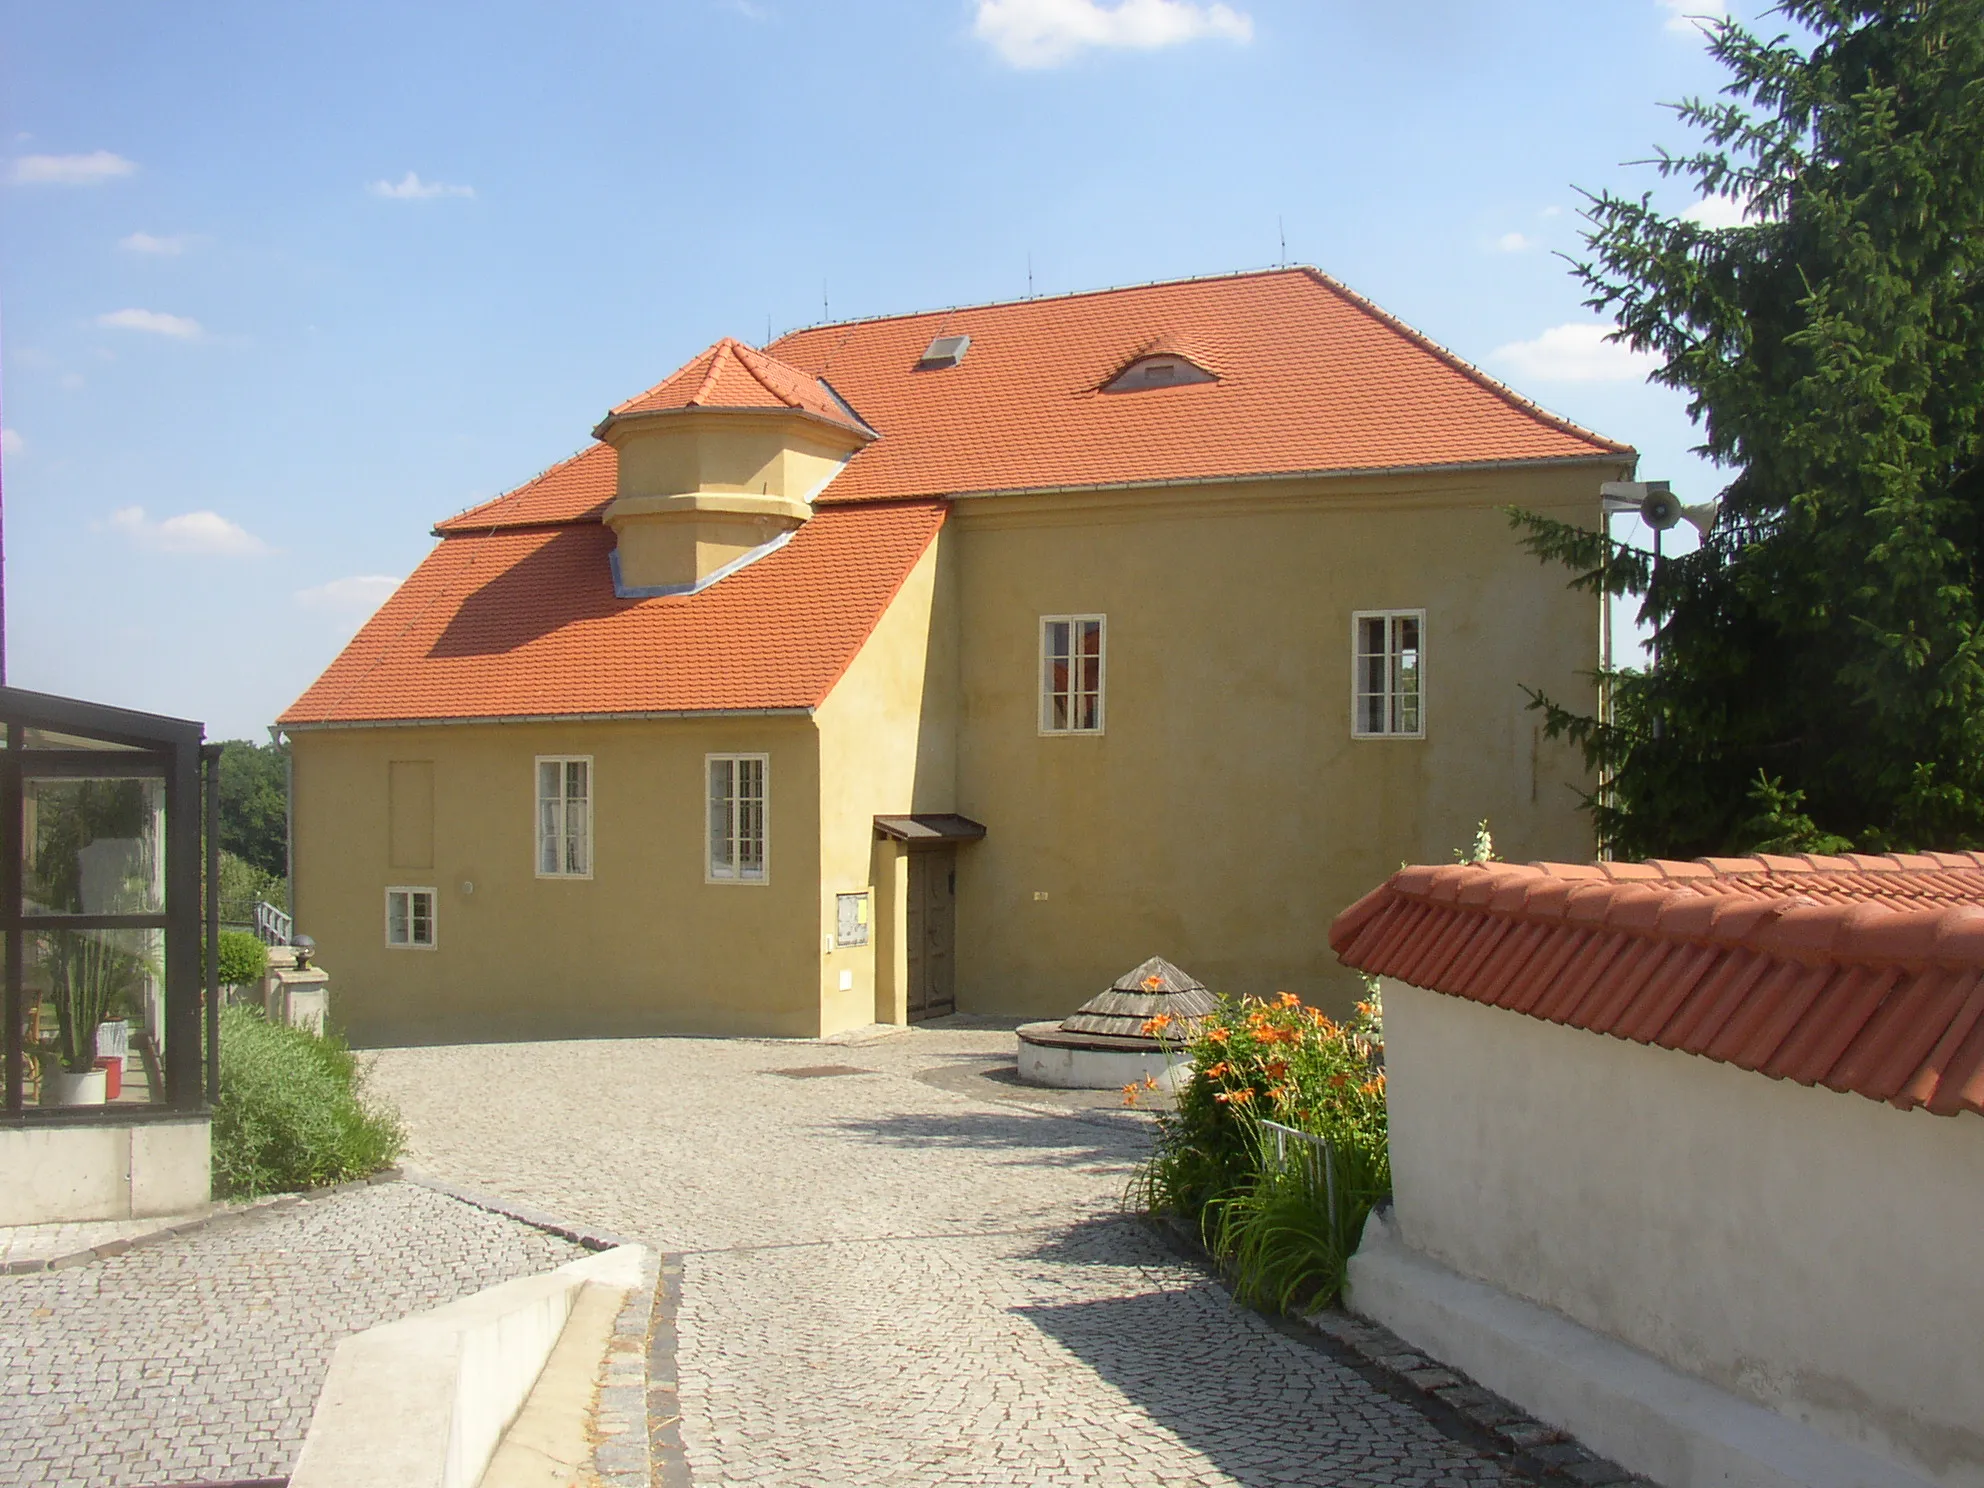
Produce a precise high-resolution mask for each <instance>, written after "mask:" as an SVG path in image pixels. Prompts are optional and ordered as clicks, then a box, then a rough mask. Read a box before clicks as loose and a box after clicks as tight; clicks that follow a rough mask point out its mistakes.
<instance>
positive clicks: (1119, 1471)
mask: <svg viewBox="0 0 1984 1488" xmlns="http://www.w3.org/2000/svg"><path fill="white" fill-rule="evenodd" d="M1010 1047H1011V1035H1010V1034H1003V1033H998V1032H987V1031H973V1030H967V1029H955V1028H954V1029H941V1030H918V1031H915V1032H912V1033H909V1034H906V1035H902V1036H899V1037H895V1038H892V1039H888V1040H886V1041H883V1042H878V1043H875V1044H872V1045H868V1046H847V1047H838V1048H836V1047H822V1046H819V1045H811V1046H806V1045H799V1046H795V1045H790V1044H785V1045H780V1044H774V1043H769V1042H754V1041H746V1040H734V1041H733V1040H671V1039H661V1040H640V1041H626V1042H602V1043H565V1044H529V1045H494V1046H486V1047H479V1048H450V1049H422V1050H395V1051H389V1052H387V1053H384V1054H382V1055H380V1056H379V1058H378V1062H377V1065H376V1072H375V1078H376V1079H377V1081H378V1083H379V1085H380V1087H381V1088H382V1089H383V1090H384V1091H385V1092H386V1093H388V1094H390V1095H391V1096H392V1097H393V1098H394V1099H396V1100H397V1101H398V1102H399V1103H400V1105H401V1107H402V1109H403V1110H404V1112H405V1114H406V1115H407V1117H408V1118H409V1120H410V1123H411V1126H412V1129H413V1133H414V1143H415V1146H414V1151H413V1152H412V1154H410V1157H409V1165H410V1166H413V1167H416V1168H418V1169H421V1170H424V1171H426V1172H429V1173H432V1174H434V1175H436V1176H438V1177H442V1178H446V1179H448V1180H450V1181H453V1182H455V1183H458V1184H461V1185H464V1186H468V1187H474V1188H480V1189H483V1190H487V1191H490V1192H494V1193H499V1194H502V1195H505V1196H507V1197H509V1198H511V1199H514V1200H517V1201H519V1202H521V1203H524V1204H526V1205H529V1206H532V1207H535V1208H540V1209H544V1210H549V1211H551V1212H553V1213H556V1214H559V1215H561V1216H563V1217H565V1218H567V1219H570V1220H574V1221H578V1222H580V1223H582V1224H585V1225H587V1226H589V1227H594V1228H599V1229H605V1230H609V1231H615V1232H618V1233H620V1234H623V1235H627V1236H629V1237H632V1238H635V1239H640V1240H644V1241H647V1242H648V1243H650V1244H653V1245H655V1246H657V1247H659V1248H660V1249H662V1250H665V1251H673V1252H677V1253H680V1254H681V1255H682V1256H683V1258H684V1270H683V1284H682V1306H681V1314H680V1318H679V1332H680V1355H679V1370H680V1378H681V1399H682V1409H683V1421H682V1435H683V1440H684V1444H685V1449H686V1453H687V1456H688V1458H689V1462H690V1466H691V1468H692V1470H693V1474H694V1479H695V1483H696V1484H697V1485H698V1488H717V1485H741V1484H752V1485H761V1488H882V1485H890V1488H893V1485H912V1484H915V1485H940V1484H944V1485H948V1484H999V1485H1022V1484H1024V1485H1040V1488H1049V1485H1061V1484H1067V1485H1084V1488H1086V1485H1102V1484H1109V1485H1114V1484H1146V1483H1153V1484H1155V1483H1166V1484H1169V1483H1177V1484H1203V1485H1249V1488H1254V1485H1268V1484H1339V1483H1367V1484H1373V1485H1390V1484H1412V1485H1422V1484H1424V1485H1462V1484H1485V1483H1494V1482H1500V1481H1503V1480H1504V1477H1505V1475H1504V1474H1503V1472H1502V1470H1501V1469H1500V1468H1499V1467H1498V1466H1497V1465H1496V1464H1495V1463H1493V1462H1492V1461H1490V1460H1488V1459H1486V1458H1483V1457H1480V1456H1478V1455H1476V1454H1474V1453H1473V1452H1472V1451H1470V1450H1469V1449H1467V1448H1466V1447H1464V1446H1462V1445H1461V1444H1459V1443H1457V1442H1455V1441H1453V1440H1451V1439H1450V1438H1449V1437H1447V1436H1445V1435H1443V1434H1442V1433H1441V1432H1439V1431H1438V1430H1436V1429H1435V1428H1434V1427H1433V1426H1432V1425H1430V1424H1429V1423H1428V1422H1427V1421H1426V1420H1425V1419H1424V1418H1423V1417H1421V1416H1420V1415H1419V1413H1418V1412H1417V1411H1416V1410H1415V1409H1414V1408H1413V1407H1411V1406H1410V1405H1408V1404H1406V1403H1404V1402H1401V1401H1399V1400H1396V1399H1394V1398H1392V1397H1390V1396H1388V1395H1385V1394H1382V1393H1380V1392H1379V1391H1377V1390H1376V1389H1374V1388H1373V1387H1372V1386H1370V1385H1368V1384H1367V1383H1365V1381H1364V1380H1363V1379H1362V1378H1361V1377H1360V1376H1359V1375H1357V1374H1355V1373H1353V1372H1352V1371H1350V1370H1349V1369H1347V1368H1345V1367H1343V1366H1341V1365H1339V1364H1337V1363H1336V1362H1335V1361H1334V1360H1333V1359H1332V1358H1330V1357H1328V1356H1326V1355H1324V1354H1322V1353H1319V1352H1317V1351H1316V1350H1314V1349H1312V1348H1309V1347H1307V1346H1305V1345H1303V1344H1301V1343H1299V1342H1297V1341H1294V1340H1292V1339H1290V1338H1288V1337H1286V1336H1284V1335H1282V1334H1281V1333H1279V1332H1277V1331H1276V1330H1275V1329H1273V1328H1272V1327H1270V1326H1268V1325H1267V1324H1266V1323H1265V1322H1263V1321H1262V1320H1260V1319H1259V1318H1257V1317H1255V1316H1253V1315H1252V1314H1250V1313H1247V1312H1245V1311H1242V1310H1239V1309H1236V1308H1235V1307H1233V1306H1232V1305H1231V1303H1230V1302H1229V1301H1228V1300H1227V1298H1226V1296H1225V1294H1224V1293H1223V1292H1222V1291H1221V1290H1220V1289H1219V1288H1218V1287H1217V1286H1215V1285H1213V1284H1211V1283H1209V1282H1208V1281H1207V1280H1206V1278H1205V1277H1204V1276H1203V1275H1202V1274H1201V1273H1200V1272H1198V1271H1197V1270H1195V1269H1194V1268H1192V1267H1190V1266H1187V1265H1184V1264H1181V1263H1180V1262H1179V1261H1178V1260H1177V1259H1176V1258H1175V1257H1174V1256H1172V1255H1171V1254H1170V1253H1169V1252H1168V1251H1166V1250H1165V1249H1164V1248H1163V1247H1162V1246H1160V1245H1159V1244H1158V1243H1157V1242H1156V1241H1155V1240H1154V1238H1153V1237H1152V1236H1151V1235H1150V1234H1149V1232H1148V1231H1147V1230H1145V1229H1144V1228H1143V1227H1142V1226H1141V1225H1140V1224H1139V1223H1137V1222H1136V1221H1134V1220H1131V1219H1128V1218H1126V1217H1125V1216H1124V1215H1123V1213H1122V1210H1121V1201H1122V1196H1123V1191H1124V1187H1125V1183H1126V1180H1127V1178H1128V1176H1129V1173H1130V1170H1131V1167H1132V1165H1133V1163H1134V1162H1135V1161H1136V1159H1137V1158H1138V1157H1139V1156H1140V1155H1141V1153H1142V1152H1143V1151H1144V1149H1145V1147H1146V1144H1147V1142H1148V1140H1149V1130H1148V1127H1147V1126H1145V1125H1144V1123H1143V1122H1142V1120H1141V1119H1139V1118H1137V1117H1134V1116H1131V1115H1128V1114H1120V1113H1114V1112H1111V1111H1108V1110H1106V1109H1100V1108H1094V1107H1092V1106H1086V1105H1085V1103H1084V1102H1082V1101H1080V1100H1079V1099H1072V1100H1071V1099H1068V1098H1057V1097H1043V1096H1039V1095H1034V1094H1029V1093H1026V1092H1022V1091H1020V1090H1018V1089H1016V1088H1015V1087H1012V1086H1011V1085H1010V1084H1009V1083H1003V1082H1000V1081H997V1080H993V1079H988V1078H985V1077H984V1075H983V1071H985V1070H986V1069H987V1068H988V1067H990V1066H991V1065H992V1064H993V1063H994V1062H995V1061H996V1060H997V1059H998V1057H999V1056H1001V1055H1003V1054H1005V1053H1007V1052H1008V1051H1009V1049H1010ZM833 1064H838V1065H847V1066H853V1067H856V1068H857V1069H859V1070H860V1071H862V1072H861V1073H857V1074H839V1075H825V1076H818V1077H813V1078H794V1077H792V1076H789V1075H785V1074H780V1073H778V1071H781V1070H791V1069H794V1068H801V1067H807V1066H815V1067H817V1066H821V1065H833Z"/></svg>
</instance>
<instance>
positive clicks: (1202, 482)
mask: <svg viewBox="0 0 1984 1488" xmlns="http://www.w3.org/2000/svg"><path fill="white" fill-rule="evenodd" d="M1639 458H1640V456H1639V451H1638V450H1634V449H1627V450H1622V451H1618V452H1606V453H1602V454H1590V455H1557V456H1552V457H1550V458H1548V459H1535V460H1466V461H1461V462H1458V463H1456V464H1452V465H1366V466H1358V467H1354V468H1351V469H1347V470H1269V471H1261V472H1259V473H1257V474H1253V475H1194V476H1187V477H1184V478H1182V479H1171V480H1138V481H1101V482H1086V483H1083V484H1081V485H1071V486H995V487H990V488H987V489H985V490H982V491H948V492H933V493H931V494H929V495H925V496H901V497H892V498H889V499H892V500H899V501H919V500H920V501H930V500H942V499H945V498H946V497H948V499H950V500H952V501H970V500H975V499H978V498H980V497H986V496H1078V495H1080V494H1081V493H1082V492H1084V491H1161V490H1166V489H1172V488H1180V489H1182V488H1185V487H1191V486H1237V485H1244V484H1246V483H1248V482H1250V481H1276V482H1280V481H1313V480H1349V479H1356V478H1363V479H1376V478H1379V477H1384V476H1396V475H1462V474H1466V473H1468V472H1470V471H1479V470H1561V469H1563V468H1564V467H1565V466H1578V465H1609V466H1618V465H1624V466H1626V467H1628V468H1632V467H1635V466H1637V465H1638V463H1639ZM823 494H826V495H827V499H826V500H823V501H821V502H820V505H822V506H832V505H837V504H841V503H836V502H834V501H833V500H832V498H831V495H830V494H827V493H823ZM881 499H882V498H879V497H875V498H858V499H857V500H855V501H850V502H847V503H844V504H846V505H849V506H855V505H865V504H867V502H868V501H870V500H873V501H879V500H881Z"/></svg>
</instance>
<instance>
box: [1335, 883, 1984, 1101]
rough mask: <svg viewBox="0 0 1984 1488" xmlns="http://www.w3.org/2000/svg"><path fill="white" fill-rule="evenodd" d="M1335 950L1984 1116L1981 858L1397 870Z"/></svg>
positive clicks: (1798, 1073)
mask: <svg viewBox="0 0 1984 1488" xmlns="http://www.w3.org/2000/svg"><path fill="white" fill-rule="evenodd" d="M1330 945H1331V947H1332V948H1333V949H1334V950H1335V951H1336V953H1337V956H1338V958H1339V959H1340V960H1342V961H1343V962H1344V963H1345V964H1346V965H1348V966H1352V967H1354V968H1356V969H1357V970H1359V971H1364V972H1369V973H1372V974H1374V975H1379V976H1388V977H1393V978H1396V979H1397V980H1400V981H1403V982H1409V983H1411V984H1412V985H1414V986H1417V987H1425V988H1428V989H1430V990H1432V991H1436V992H1442V993H1446V994H1448V995H1450V996H1455V997H1464V998H1467V999H1469V1000H1470V1001H1473V1002H1480V1003H1486V1004H1488V1005H1490V1006H1493V1007H1500V1008H1506V1009H1509V1010H1510V1011H1513V1012H1520V1013H1526V1014H1528V1015H1530V1016H1532V1017H1537V1018H1543V1019H1546V1020H1548V1021H1550V1022H1553V1023H1559V1024H1563V1025H1565V1026H1567V1027H1572V1028H1582V1029H1586V1030H1589V1031H1591V1032H1594V1033H1603V1034H1609V1035H1612V1036H1613V1037H1617V1038H1625V1039H1631V1040H1633V1041H1634V1042H1636V1043H1643V1044H1653V1045H1656V1046H1658V1047H1660V1048H1664V1049H1677V1050H1680V1051H1682V1052H1684V1053H1689V1054H1699V1055H1701V1056H1703V1057H1704V1058H1708V1059H1714V1060H1717V1061H1719V1062H1721V1063H1725V1064H1733V1065H1735V1066H1737V1067H1738V1068H1741V1069H1746V1070H1753V1071H1756V1072H1757V1073H1759V1074H1766V1075H1770V1076H1772V1077H1773V1078H1776V1079H1786V1080H1792V1081H1795V1082H1797V1083H1798V1084H1801V1085H1824V1086H1826V1087H1827V1088H1828V1089H1832V1090H1838V1091H1842V1092H1851V1093H1853V1094H1856V1095H1863V1096H1866V1097H1868V1098H1869V1099H1872V1100H1880V1101H1887V1102H1889V1103H1890V1104H1892V1105H1895V1106H1899V1107H1900V1108H1902V1109H1903V1110H1908V1109H1911V1108H1913V1107H1916V1106H1921V1107H1923V1108H1924V1109H1926V1110H1929V1111H1931V1112H1934V1113H1935V1114H1937V1115H1943V1116H1949V1115H1955V1114H1957V1113H1958V1112H1960V1111H1971V1112H1975V1113H1978V1114H1984V853H1969V852H1962V853H1894V854H1888V855H1885V856H1874V855H1869V854H1861V853H1853V854H1847V855H1844V856H1841V857H1818V856H1806V857H1777V856H1770V855H1760V856H1757V857H1751V858H1703V859H1699V860H1697V861H1696V862H1692V863H1682V862H1674V861H1668V860H1659V859H1656V860H1654V861H1652V862H1647V863H1599V864H1569V863H1531V864H1526V865H1523V864H1514V863H1485V864H1475V863H1464V864H1445V865H1436V866H1425V867H1411V868H1401V869H1400V870H1399V871H1398V872H1397V873H1395V874H1393V875H1392V876H1391V878H1390V879H1388V880H1386V882H1385V883H1383V884H1382V885H1380V886H1379V887H1378V888H1376V889H1374V890H1373V891H1372V892H1371V893H1369V894H1367V895H1365V896H1364V897H1363V898H1362V899H1360V900H1358V902H1357V903H1355V904H1353V905H1352V906H1351V907H1350V908H1349V909H1347V910H1345V911H1344V912H1343V913H1342V914H1341V915H1339V916H1337V919H1336V922H1335V924H1334V925H1332V926H1331V927H1330Z"/></svg>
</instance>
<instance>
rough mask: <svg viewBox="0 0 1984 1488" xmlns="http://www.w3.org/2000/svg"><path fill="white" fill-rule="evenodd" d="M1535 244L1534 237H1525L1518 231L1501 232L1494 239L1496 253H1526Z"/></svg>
mask: <svg viewBox="0 0 1984 1488" xmlns="http://www.w3.org/2000/svg"><path fill="white" fill-rule="evenodd" d="M1535 246H1536V239H1534V238H1525V237H1524V236H1523V235H1522V234H1521V233H1519V232H1509V233H1503V234H1502V235H1501V236H1500V237H1499V238H1497V239H1495V251H1496V252H1497V253H1527V252H1528V251H1529V250H1530V249H1532V248H1534V247H1535Z"/></svg>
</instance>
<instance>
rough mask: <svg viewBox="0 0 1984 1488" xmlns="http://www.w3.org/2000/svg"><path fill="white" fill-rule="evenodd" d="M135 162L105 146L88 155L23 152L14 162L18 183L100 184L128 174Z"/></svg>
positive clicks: (133, 168) (22, 184) (16, 183)
mask: <svg viewBox="0 0 1984 1488" xmlns="http://www.w3.org/2000/svg"><path fill="white" fill-rule="evenodd" d="M137 168H138V167H137V165H136V164H135V163H134V162H132V161H129V160H126V159H125V158H124V157H123V156H122V155H113V154H112V153H111V152H110V151H108V150H92V151H91V152H90V153H89V154H87V155H23V156H21V157H20V158H19V159H17V160H16V161H15V162H14V174H13V181H14V184H15V185H17V186H100V185H102V184H103V183H104V182H105V181H114V180H116V179H117V178H118V177H119V176H128V175H130V174H131V173H132V172H133V171H135V170H137Z"/></svg>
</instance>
